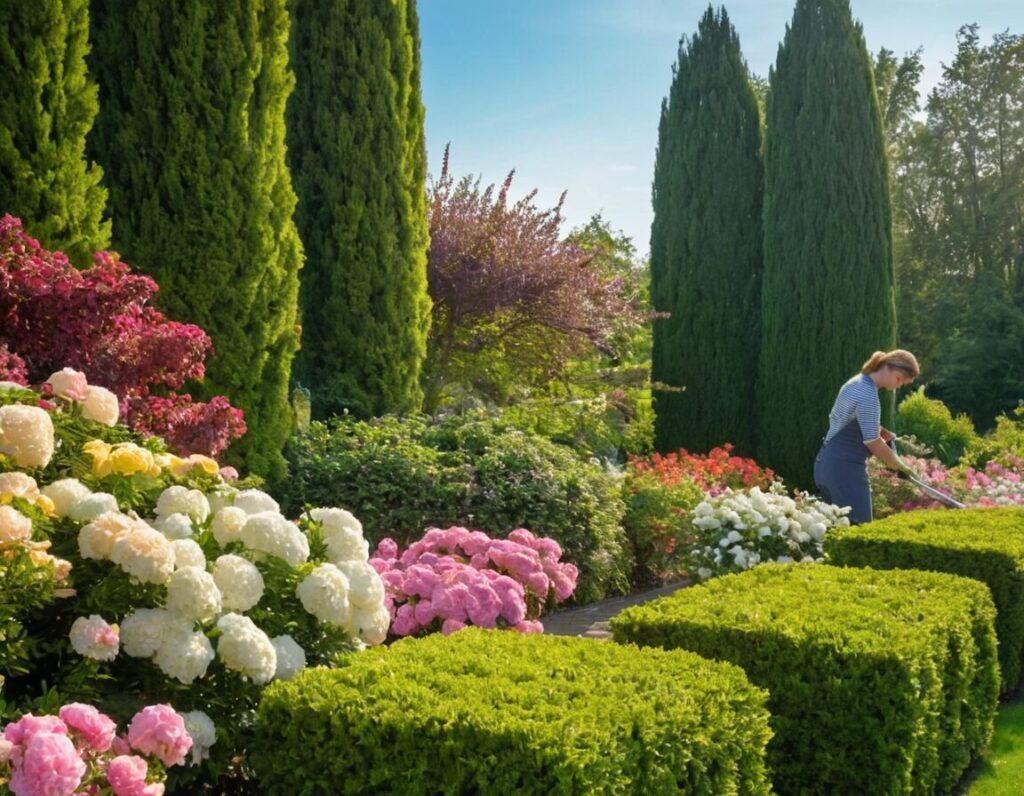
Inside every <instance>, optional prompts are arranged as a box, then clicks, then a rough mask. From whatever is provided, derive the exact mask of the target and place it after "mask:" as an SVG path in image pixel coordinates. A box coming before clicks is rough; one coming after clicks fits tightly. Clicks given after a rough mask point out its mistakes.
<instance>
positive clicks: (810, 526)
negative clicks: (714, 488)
mask: <svg viewBox="0 0 1024 796" xmlns="http://www.w3.org/2000/svg"><path fill="white" fill-rule="evenodd" d="M848 512H849V509H847V508H839V507H838V506H832V505H829V504H828V503H823V502H822V501H820V500H818V499H817V498H814V497H807V496H802V497H800V498H799V499H794V498H791V497H789V496H788V495H786V494H785V492H784V490H783V487H782V485H781V484H779V483H775V484H772V486H771V488H770V489H769V491H768V492H763V491H762V490H761V489H760V487H753V488H752V489H750V490H748V491H733V490H726V492H724V493H723V494H721V495H718V496H716V497H710V498H708V499H707V500H705V501H703V502H702V503H700V504H699V505H697V506H696V508H694V510H693V513H692V515H691V523H692V525H693V527H694V530H695V534H696V540H695V542H694V543H693V545H692V547H691V548H690V549H689V550H688V551H687V552H686V553H685V554H684V555H685V556H686V558H687V564H688V565H689V567H690V570H691V572H693V573H694V574H696V575H697V576H698V577H700V578H701V579H706V578H709V577H712V576H713V575H721V574H724V573H726V572H740V571H742V570H745V569H750V568H751V567H753V566H756V565H757V564H760V563H761V562H764V561H777V562H779V563H791V562H811V561H821V560H822V541H823V540H824V538H825V534H826V533H827V532H828V530H829V529H830V528H835V527H838V526H844V525H849V524H850V522H849V520H848V519H847V517H846V514H847V513H848Z"/></svg>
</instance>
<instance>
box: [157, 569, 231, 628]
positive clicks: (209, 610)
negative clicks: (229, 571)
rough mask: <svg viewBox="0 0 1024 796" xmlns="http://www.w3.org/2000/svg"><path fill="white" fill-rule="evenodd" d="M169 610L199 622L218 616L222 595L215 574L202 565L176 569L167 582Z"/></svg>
mask: <svg viewBox="0 0 1024 796" xmlns="http://www.w3.org/2000/svg"><path fill="white" fill-rule="evenodd" d="M167 610H168V611H170V612H171V613H175V614H178V615H179V616H183V617H185V618H186V619H194V620H196V621H199V622H202V621H204V620H206V619H212V618H213V617H215V616H217V614H219V613H220V612H221V595H220V589H218V588H217V584H216V582H215V581H214V580H213V575H211V574H210V573H209V572H207V571H206V570H205V569H201V568H200V567H182V568H181V569H178V570H175V571H174V573H173V574H172V575H171V579H170V581H168V583H167Z"/></svg>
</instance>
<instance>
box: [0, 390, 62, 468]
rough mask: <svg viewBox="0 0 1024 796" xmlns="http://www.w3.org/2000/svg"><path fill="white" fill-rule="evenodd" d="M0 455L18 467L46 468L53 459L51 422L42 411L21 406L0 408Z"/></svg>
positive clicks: (35, 407) (13, 405)
mask: <svg viewBox="0 0 1024 796" xmlns="http://www.w3.org/2000/svg"><path fill="white" fill-rule="evenodd" d="M0 453H6V454H8V455H10V456H11V458H13V459H14V463H15V464H16V465H18V467H46V465H47V464H49V463H50V458H51V457H52V456H53V421H51V420H50V415H49V413H48V412H47V411H46V410H45V409H40V408H39V407H38V406H26V405H25V404H9V405H8V406H0Z"/></svg>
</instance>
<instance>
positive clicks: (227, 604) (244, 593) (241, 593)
mask: <svg viewBox="0 0 1024 796" xmlns="http://www.w3.org/2000/svg"><path fill="white" fill-rule="evenodd" d="M213 580H214V582H216V584H217V587H218V588H219V589H220V592H221V597H222V600H223V605H224V610H225V611H237V612H239V613H241V612H243V611H248V610H249V609H250V608H252V607H253V606H254V605H256V603H258V602H259V601H260V598H261V597H263V588H264V585H263V575H261V574H260V571H259V570H258V569H257V568H256V566H255V565H254V564H253V563H252V562H251V561H246V560H245V559H244V558H242V557H241V556H235V555H230V554H229V555H223V556H220V558H218V559H217V560H216V561H215V562H214V564H213Z"/></svg>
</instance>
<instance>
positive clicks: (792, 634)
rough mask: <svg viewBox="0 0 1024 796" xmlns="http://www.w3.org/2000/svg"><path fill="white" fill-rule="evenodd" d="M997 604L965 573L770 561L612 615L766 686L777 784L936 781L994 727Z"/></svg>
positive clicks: (807, 788)
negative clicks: (728, 664)
mask: <svg viewBox="0 0 1024 796" xmlns="http://www.w3.org/2000/svg"><path fill="white" fill-rule="evenodd" d="M994 618H995V609H994V607H993V605H992V598H991V596H990V595H989V593H988V590H987V589H986V588H985V586H984V584H982V583H979V582H977V581H974V580H968V579H966V578H958V577H955V576H953V575H941V574H936V573H929V572H908V571H892V572H885V573H881V572H877V571H875V570H868V569H843V568H840V567H830V566H826V565H823V564H809V565H778V564H766V565H763V566H760V567H757V568H755V569H752V570H748V571H747V572H744V573H741V574H737V575H728V576H725V577H721V578H716V579H714V580H711V581H709V582H707V583H706V584H703V585H701V586H696V587H694V588H690V589H684V590H683V591H680V592H677V593H676V594H675V595H673V596H671V597H666V598H663V599H660V600H656V601H654V602H652V603H648V604H646V605H642V606H637V607H634V608H630V609H627V610H626V611H623V612H622V613H621V614H619V615H618V616H617V617H616V618H614V619H613V620H612V629H613V632H614V637H615V640H616V641H628V642H637V643H639V644H642V645H657V646H661V647H666V648H683V649H688V650H691V651H693V652H696V653H698V654H700V655H704V656H706V657H709V658H716V659H719V660H725V661H729V662H731V663H736V664H738V665H739V666H741V667H742V668H743V669H744V670H745V671H746V672H747V676H748V677H749V678H750V680H751V682H753V683H754V684H755V685H758V686H761V687H762V688H767V689H768V691H769V694H770V697H769V700H768V707H769V710H770V711H771V714H772V722H771V723H772V729H773V731H774V733H775V736H774V737H773V738H772V740H771V742H770V743H769V745H768V765H769V767H770V769H771V771H772V778H773V784H774V786H775V788H776V790H777V791H778V792H780V793H931V792H933V791H939V792H947V791H949V790H950V789H951V788H952V787H953V786H954V785H955V784H956V783H957V781H958V780H959V779H960V776H961V775H962V773H963V772H964V770H965V769H966V768H967V767H968V765H969V764H970V762H971V760H972V759H973V758H974V757H975V756H976V755H977V754H978V753H979V751H980V750H981V749H982V748H983V747H984V746H985V745H986V744H987V742H988V740H989V738H990V737H991V734H992V722H993V716H994V714H995V710H996V701H997V694H998V688H999V673H998V669H997V664H996V641H995V631H994V628H993V621H994Z"/></svg>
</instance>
